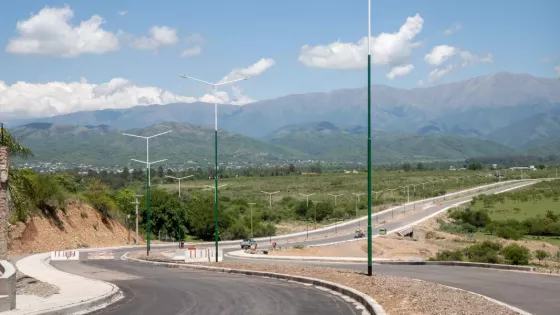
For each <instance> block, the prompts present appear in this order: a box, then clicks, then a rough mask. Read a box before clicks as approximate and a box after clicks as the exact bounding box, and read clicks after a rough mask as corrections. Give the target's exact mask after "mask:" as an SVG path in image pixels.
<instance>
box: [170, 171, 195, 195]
mask: <svg viewBox="0 0 560 315" xmlns="http://www.w3.org/2000/svg"><path fill="white" fill-rule="evenodd" d="M193 176H194V175H189V176H185V177H174V176H169V175H165V177H167V178H172V179H175V180H178V181H179V200H181V180H182V179H185V178H190V177H193Z"/></svg>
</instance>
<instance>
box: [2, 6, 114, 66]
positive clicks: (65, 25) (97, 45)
mask: <svg viewBox="0 0 560 315" xmlns="http://www.w3.org/2000/svg"><path fill="white" fill-rule="evenodd" d="M73 16H74V11H73V10H72V9H71V8H70V7H68V6H66V7H63V8H51V7H48V6H47V7H45V8H43V9H42V10H41V11H39V13H37V14H35V15H33V14H32V15H31V17H30V18H29V19H27V20H20V21H18V22H17V24H16V32H17V33H18V36H17V37H15V38H12V39H10V40H9V42H8V45H7V46H6V52H8V53H13V54H36V55H51V56H57V57H67V58H71V57H77V56H80V55H82V54H88V53H89V54H102V53H106V52H110V51H114V50H118V49H119V39H118V37H117V36H116V35H115V34H113V33H111V32H109V31H106V30H104V29H103V28H102V27H101V25H102V24H103V23H104V20H103V18H102V17H101V16H99V15H93V16H92V17H90V18H89V19H88V20H85V21H81V22H80V24H79V25H75V26H74V25H72V24H71V23H70V20H71V19H72V17H73Z"/></svg>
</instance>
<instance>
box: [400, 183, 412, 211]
mask: <svg viewBox="0 0 560 315" xmlns="http://www.w3.org/2000/svg"><path fill="white" fill-rule="evenodd" d="M400 188H402V189H403V191H405V192H406V196H407V199H406V203H405V204H404V205H403V207H404V213H406V204H407V203H409V202H410V187H409V186H401V187H400Z"/></svg>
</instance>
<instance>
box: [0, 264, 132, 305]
mask: <svg viewBox="0 0 560 315" xmlns="http://www.w3.org/2000/svg"><path fill="white" fill-rule="evenodd" d="M49 262H50V253H42V254H36V255H32V256H28V257H25V258H23V259H21V260H20V261H18V262H17V263H16V266H17V268H18V270H19V271H20V272H22V273H24V274H26V275H28V276H30V277H33V278H35V279H37V280H39V281H42V282H46V283H49V284H52V285H54V286H56V287H58V289H59V293H58V294H54V295H51V296H49V297H47V298H41V297H37V296H34V295H18V296H17V299H16V309H15V310H11V311H7V312H4V313H3V314H6V315H16V314H17V315H23V314H73V313H76V312H85V311H86V310H93V309H96V308H100V307H103V306H105V305H107V304H110V303H113V302H115V301H117V300H119V299H121V298H122V297H123V295H122V292H121V291H120V289H119V288H118V287H117V286H115V285H113V284H111V283H107V282H103V281H98V280H92V279H88V278H85V277H80V276H76V275H73V274H69V273H66V272H62V271H60V270H58V269H56V268H54V267H53V266H51V265H50V264H49Z"/></svg>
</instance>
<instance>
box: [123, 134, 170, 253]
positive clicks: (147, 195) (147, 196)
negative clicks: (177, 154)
mask: <svg viewBox="0 0 560 315" xmlns="http://www.w3.org/2000/svg"><path fill="white" fill-rule="evenodd" d="M170 132H171V130H168V131H166V132H162V133H158V134H157V135H153V136H149V137H145V136H138V135H132V134H128V133H123V135H125V136H129V137H135V138H142V139H146V161H141V160H136V159H131V160H132V161H135V162H139V163H144V164H146V255H148V256H149V255H150V233H151V224H150V186H151V177H150V166H151V165H152V164H156V163H160V162H163V161H167V159H163V160H159V161H155V162H150V139H151V138H155V137H158V136H161V135H164V134H166V133H170Z"/></svg>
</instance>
